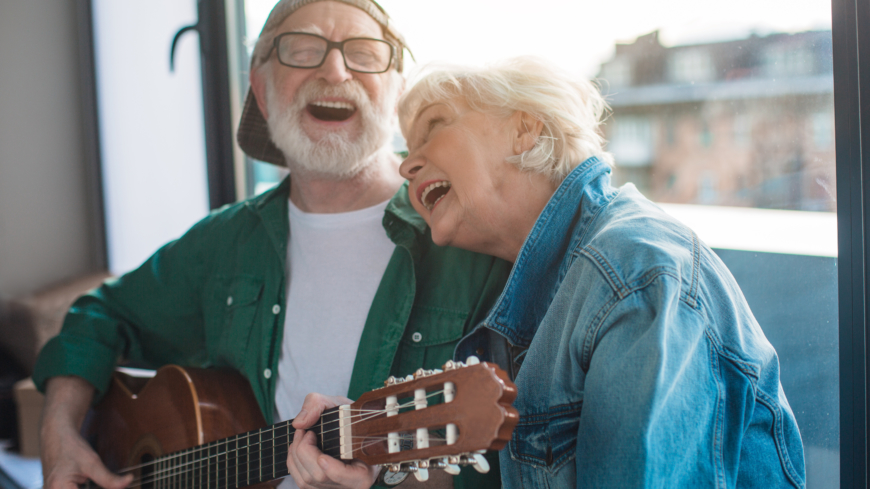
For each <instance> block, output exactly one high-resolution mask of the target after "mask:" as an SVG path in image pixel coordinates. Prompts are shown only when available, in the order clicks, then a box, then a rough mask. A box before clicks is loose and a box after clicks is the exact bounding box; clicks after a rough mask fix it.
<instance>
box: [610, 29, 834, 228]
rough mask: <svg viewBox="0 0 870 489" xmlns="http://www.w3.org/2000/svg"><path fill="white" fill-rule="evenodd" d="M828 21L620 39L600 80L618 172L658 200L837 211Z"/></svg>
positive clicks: (620, 178)
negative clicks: (761, 31)
mask: <svg viewBox="0 0 870 489" xmlns="http://www.w3.org/2000/svg"><path fill="white" fill-rule="evenodd" d="M831 60H832V58H831V33H830V31H810V32H801V33H796V34H771V35H767V36H757V35H752V36H751V37H749V38H746V39H740V40H735V41H727V42H717V43H709V44H697V45H684V46H675V47H665V46H663V45H662V44H661V43H660V42H659V37H658V32H657V31H656V32H652V33H650V34H647V35H644V36H641V37H639V38H637V39H636V40H635V41H634V42H633V43H631V44H617V45H616V52H615V54H614V56H613V58H611V59H610V60H608V61H606V62H605V63H603V64H602V66H601V72H600V73H599V81H600V83H601V86H602V91H603V92H604V93H605V95H606V96H607V99H608V101H609V103H610V105H611V107H612V109H613V113H612V115H611V117H610V119H609V120H608V121H607V124H606V126H605V135H606V137H607V139H608V141H609V143H608V150H609V151H611V152H612V153H613V154H614V156H615V159H616V169H615V172H614V179H615V181H616V182H617V183H621V182H625V181H631V182H634V183H635V184H636V185H637V186H638V188H639V189H640V190H641V191H642V192H644V194H646V195H647V196H648V197H650V198H651V199H653V200H655V201H659V202H671V203H683V204H709V205H722V206H740V207H764V208H774V209H794V210H813V211H833V210H835V207H836V202H835V199H834V189H835V188H836V186H835V172H834V114H833V73H832V72H833V68H832V61H831Z"/></svg>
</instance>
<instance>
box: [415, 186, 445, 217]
mask: <svg viewBox="0 0 870 489" xmlns="http://www.w3.org/2000/svg"><path fill="white" fill-rule="evenodd" d="M450 186H451V185H450V182H445V181H441V182H435V183H432V184H429V186H428V187H426V188H425V189H423V195H421V196H420V200H421V201H423V207H425V208H426V209H427V210H430V211H431V210H432V208H433V207H435V204H437V203H438V201H439V200H441V199H443V198H444V195H447V194H446V193H445V194H444V195H442V196H441V197H438V199H436V200H435V202H432V203H431V204H429V203H428V202H426V197H428V196H429V192H431V191H433V190H435V189H436V188H438V187H450Z"/></svg>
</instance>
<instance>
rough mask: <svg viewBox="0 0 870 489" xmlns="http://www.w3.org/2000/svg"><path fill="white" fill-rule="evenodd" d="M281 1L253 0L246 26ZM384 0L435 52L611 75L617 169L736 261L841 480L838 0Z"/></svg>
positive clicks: (417, 44)
mask: <svg viewBox="0 0 870 489" xmlns="http://www.w3.org/2000/svg"><path fill="white" fill-rule="evenodd" d="M841 1H845V0H835V2H841ZM505 2H508V4H506V3H505ZM272 3H273V2H272V1H268V0H244V2H243V4H244V7H245V13H246V25H247V32H248V33H249V35H248V36H247V38H249V39H255V38H256V35H257V33H258V32H259V27H258V26H260V25H262V23H263V22H264V20H265V18H266V15H267V13H268V9H269V8H270V7H271V4H272ZM379 3H381V5H382V6H383V7H384V8H385V9H386V10H387V11H388V12H389V13H390V15H391V16H392V18H393V20H395V22H396V24H397V25H398V26H399V27H400V28H401V29H402V31H403V32H404V33H405V35H406V36H407V38H408V41H409V44H410V46H411V48H412V49H413V50H414V54H415V56H416V58H417V61H418V62H420V63H421V64H423V63H426V62H429V61H433V60H447V61H452V62H458V63H472V64H478V63H485V62H486V61H488V60H492V59H498V58H503V57H507V56H512V55H520V54H539V55H544V56H546V57H549V58H551V59H552V60H554V61H557V62H560V63H561V64H562V66H563V68H564V69H566V70H568V71H572V72H575V73H579V74H582V75H584V76H588V77H591V78H599V79H601V80H602V83H601V86H602V87H603V90H604V91H605V92H606V94H607V97H608V100H609V102H610V104H611V107H612V110H613V114H612V117H611V119H610V120H609V121H608V123H607V126H606V128H605V134H606V137H607V138H608V140H609V146H608V150H609V151H611V152H612V153H613V154H614V155H615V159H616V168H615V171H614V181H615V182H617V183H623V182H629V181H631V182H634V183H636V184H637V186H638V187H639V188H640V189H641V190H642V191H643V192H644V193H645V194H646V195H647V196H648V197H650V198H651V199H652V200H654V201H656V202H658V203H660V204H661V205H662V206H663V208H665V210H666V211H667V212H670V213H672V214H673V215H674V216H675V217H677V218H678V219H681V220H683V221H684V222H686V223H687V224H689V225H690V226H692V227H693V228H694V229H695V230H696V231H697V232H698V234H699V235H700V236H701V238H702V239H703V240H705V241H706V242H707V243H708V244H709V245H711V247H713V248H714V250H715V251H716V252H717V253H718V254H719V256H720V257H721V258H722V259H723V261H724V262H725V263H726V265H728V266H729V268H730V269H731V271H732V273H733V274H734V276H735V277H736V278H737V280H738V282H739V283H740V286H741V288H742V290H743V292H744V295H745V296H746V298H747V301H748V302H749V304H750V307H751V308H752V310H753V313H754V314H755V316H756V318H757V319H758V321H759V324H760V325H761V327H762V329H763V330H764V332H765V334H766V335H767V337H768V338H769V339H770V341H771V343H772V344H773V345H774V346H775V347H776V349H777V352H778V354H779V357H780V363H781V371H782V382H783V388H784V390H785V393H786V395H787V396H788V399H789V402H790V404H791V407H792V409H793V411H794V412H795V415H796V417H797V419H798V423H799V425H800V428H801V434H802V437H803V440H804V443H805V449H806V454H805V455H806V463H807V487H809V488H836V487H840V456H841V452H840V443H841V432H840V418H839V416H838V413H839V412H840V390H839V385H840V380H841V379H840V370H839V366H840V363H839V357H840V341H839V329H838V324H839V319H840V318H839V316H838V314H839V313H838V311H839V309H838V300H840V296H839V295H838V270H839V271H840V272H841V273H842V269H838V266H837V260H838V241H837V233H838V222H837V214H836V212H837V210H838V209H837V201H836V198H835V197H836V193H837V192H836V191H837V182H836V177H835V173H836V172H835V154H834V139H833V135H834V97H833V93H834V78H833V76H832V72H833V68H832V49H833V47H832V46H833V45H832V41H831V26H832V22H831V3H830V2H827V1H825V0H808V1H807V2H805V3H803V4H801V8H799V9H797V8H795V7H794V5H793V3H792V2H789V1H787V0H752V1H750V0H739V1H738V3H737V4H734V3H733V2H732V3H731V4H728V5H721V6H716V7H714V6H710V5H708V4H697V5H695V4H686V3H680V4H679V5H678V4H677V3H676V2H673V4H672V5H671V6H670V7H668V6H667V3H668V2H667V1H666V2H665V5H663V4H661V3H657V4H650V3H649V2H640V1H632V0H617V1H614V2H609V3H606V4H596V5H594V6H590V5H588V4H582V3H576V2H562V1H558V0H542V1H541V2H538V3H537V4H536V9H535V11H534V12H530V11H529V10H528V9H527V8H523V4H522V3H520V2H517V4H516V8H512V7H511V6H510V2H509V0H502V1H500V2H497V3H495V2H484V1H481V2H473V3H471V2H467V1H462V0H442V1H441V2H440V3H439V6H440V8H439V9H431V8H429V7H428V6H427V5H425V4H422V3H418V2H407V1H406V0H383V1H381V2H379ZM496 5H497V6H498V8H496V7H495V6H496ZM854 8H855V7H854V6H853V7H852V12H854ZM868 8H870V7H868ZM711 9H713V10H712V11H711ZM846 10H848V9H846ZM456 12H463V13H464V14H463V15H462V16H457V15H456ZM783 12H788V13H789V15H783ZM484 18H485V19H488V20H487V22H486V23H484V24H481V22H480V19H484ZM699 19H701V20H699ZM444 26H450V29H449V32H450V33H451V34H450V35H447V36H446V37H445V35H444ZM518 26H522V29H523V33H524V34H523V36H517V35H516V32H517V29H518ZM853 31H854V29H853ZM248 47H249V48H250V47H252V46H251V44H250V42H249V43H248ZM470 47H473V48H470ZM856 63H857V62H856ZM412 68H413V66H412ZM865 72H866V70H865ZM838 110H839V107H838ZM838 117H839V115H838ZM838 137H839V134H838ZM838 144H839V141H838ZM270 171H273V172H274V170H270ZM269 178H272V179H273V180H274V181H277V179H278V178H279V175H278V174H277V173H273V174H272V175H271V176H270V177H269ZM261 183H262V182H259V183H258V184H257V185H260V184H261ZM842 184H845V182H843V183H842ZM856 184H858V185H860V183H856ZM253 187H254V186H251V188H252V189H253ZM843 205H845V204H843ZM842 225H843V224H842V223H841V226H842ZM840 290H843V289H842V288H841V289H840ZM856 307H857V306H856ZM862 317H863V316H862ZM861 358H863V357H859V359H861ZM862 392H863V391H862ZM855 402H858V401H857V400H856V401H855ZM844 436H846V435H844ZM850 436H851V435H850ZM860 453H866V452H860ZM849 470H852V469H851V468H845V465H844V471H845V472H844V473H849V472H848V471H849ZM862 470H863V469H862ZM861 477H863V475H862V476H861ZM861 480H863V479H861Z"/></svg>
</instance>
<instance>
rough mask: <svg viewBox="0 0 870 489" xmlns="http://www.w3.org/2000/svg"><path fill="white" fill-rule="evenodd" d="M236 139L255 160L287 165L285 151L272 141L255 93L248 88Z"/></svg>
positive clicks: (243, 149)
mask: <svg viewBox="0 0 870 489" xmlns="http://www.w3.org/2000/svg"><path fill="white" fill-rule="evenodd" d="M236 140H237V141H238V142H239V146H240V147H241V148H242V151H244V152H245V154H247V155H248V156H250V157H251V158H253V159H255V160H260V161H265V162H267V163H272V164H275V165H279V166H287V162H286V160H285V159H284V153H282V152H281V150H280V149H278V148H277V147H276V146H275V143H273V142H272V135H271V133H269V125H268V124H266V119H265V118H264V117H263V114H262V113H261V112H260V108H259V107H258V106H257V99H255V98H254V93H253V92H252V91H251V90H250V89H248V96H247V97H246V98H245V108H244V109H243V110H242V119H241V120H240V121H239V131H238V133H237V134H236Z"/></svg>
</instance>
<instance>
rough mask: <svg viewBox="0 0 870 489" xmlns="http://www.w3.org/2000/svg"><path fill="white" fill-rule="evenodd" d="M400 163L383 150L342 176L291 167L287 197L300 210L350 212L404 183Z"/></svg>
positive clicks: (388, 194) (374, 202)
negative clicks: (351, 174)
mask: <svg viewBox="0 0 870 489" xmlns="http://www.w3.org/2000/svg"><path fill="white" fill-rule="evenodd" d="M399 163H400V161H399V158H398V157H397V156H396V155H394V154H392V153H385V154H383V155H379V156H377V157H376V160H375V161H374V162H373V163H372V164H371V165H369V166H368V167H366V168H365V169H364V170H363V171H361V172H360V173H359V174H357V175H356V176H354V177H351V178H347V179H344V180H338V179H335V178H328V177H324V176H322V175H314V174H310V173H306V172H304V171H298V170H291V175H292V176H291V178H290V200H291V201H292V202H293V204H294V205H295V206H296V207H298V208H299V210H301V211H303V212H310V213H315V214H336V213H339V212H351V211H355V210H359V209H365V208H366V207H371V206H374V205H377V204H380V203H381V202H384V201H385V200H388V199H389V198H390V197H392V196H393V194H395V193H396V191H397V190H399V187H401V186H402V183H404V179H403V178H402V176H401V175H399Z"/></svg>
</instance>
